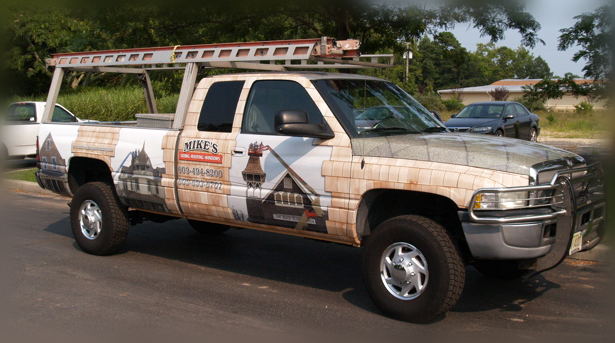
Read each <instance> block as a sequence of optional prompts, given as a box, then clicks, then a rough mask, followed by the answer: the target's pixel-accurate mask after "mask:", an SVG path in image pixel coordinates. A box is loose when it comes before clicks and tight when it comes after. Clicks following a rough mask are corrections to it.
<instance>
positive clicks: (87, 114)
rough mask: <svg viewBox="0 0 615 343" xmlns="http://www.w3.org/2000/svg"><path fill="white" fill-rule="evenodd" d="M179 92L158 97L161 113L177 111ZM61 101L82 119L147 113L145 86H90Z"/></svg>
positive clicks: (38, 98) (111, 118) (62, 96)
mask: <svg viewBox="0 0 615 343" xmlns="http://www.w3.org/2000/svg"><path fill="white" fill-rule="evenodd" d="M178 98H179V94H174V95H169V96H166V97H163V98H157V99H156V103H157V106H158V112H160V113H175V109H176V106H177V101H178ZM45 100H46V97H45V96H44V95H40V96H34V97H14V98H13V99H12V102H15V101H45ZM58 103H59V104H61V105H62V106H64V107H66V108H67V109H68V110H70V111H71V112H72V113H74V114H75V115H76V116H77V117H79V118H81V119H90V120H98V121H127V120H135V114H137V113H147V112H148V110H147V106H146V104H145V98H144V96H143V89H142V88H141V87H134V86H133V87H108V88H90V89H84V90H82V91H80V92H72V93H68V94H62V93H61V94H60V96H59V97H58Z"/></svg>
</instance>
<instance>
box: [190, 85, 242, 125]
mask: <svg viewBox="0 0 615 343" xmlns="http://www.w3.org/2000/svg"><path fill="white" fill-rule="evenodd" d="M244 83H245V81H222V82H216V83H214V84H212V85H211V87H209V90H208V91H207V96H206V97H205V101H204V102H203V107H202V108H201V115H200V116H199V123H198V126H197V129H198V130H199V131H206V132H231V131H232V130H233V120H235V112H236V111H237V103H238V102H239V97H240V96H241V91H242V90H243V85H244Z"/></svg>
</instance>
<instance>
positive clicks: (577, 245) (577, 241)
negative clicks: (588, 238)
mask: <svg viewBox="0 0 615 343" xmlns="http://www.w3.org/2000/svg"><path fill="white" fill-rule="evenodd" d="M581 249H583V232H582V231H580V232H575V234H574V235H573V236H572V243H571V244H570V253H569V254H568V255H572V254H574V253H577V252H579V251H581Z"/></svg>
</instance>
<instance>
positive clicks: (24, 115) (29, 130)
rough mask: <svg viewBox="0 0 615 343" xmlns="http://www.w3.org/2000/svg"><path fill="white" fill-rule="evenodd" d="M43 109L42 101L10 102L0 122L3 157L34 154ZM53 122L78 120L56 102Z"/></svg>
mask: <svg viewBox="0 0 615 343" xmlns="http://www.w3.org/2000/svg"><path fill="white" fill-rule="evenodd" d="M44 110H45V102H43V101H25V102H18V103H14V104H10V105H9V107H8V110H7V112H6V116H5V117H4V122H3V123H2V124H3V125H2V128H1V130H2V133H1V134H0V139H1V142H0V152H1V153H2V156H3V157H10V158H16V157H26V156H34V155H36V137H37V134H38V126H39V124H40V123H41V119H42V113H43V111H44ZM52 121H53V122H78V121H80V120H79V119H78V118H77V117H76V116H75V115H74V114H72V113H71V112H70V111H69V110H67V109H66V108H64V107H63V106H62V105H59V104H56V106H55V109H54V111H53V119H52Z"/></svg>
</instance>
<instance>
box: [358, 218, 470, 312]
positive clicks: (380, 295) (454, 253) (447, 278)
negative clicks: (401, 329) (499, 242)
mask: <svg viewBox="0 0 615 343" xmlns="http://www.w3.org/2000/svg"><path fill="white" fill-rule="evenodd" d="M397 244H402V245H404V246H407V245H410V246H411V247H413V248H416V250H418V251H419V254H421V255H422V256H420V257H421V258H420V259H418V262H420V261H422V258H424V262H425V263H418V262H417V260H416V259H412V258H408V260H409V261H414V262H415V263H414V266H417V265H421V264H423V265H424V264H426V268H425V269H426V270H427V274H426V276H419V277H418V279H417V280H419V283H420V281H421V279H422V281H423V282H425V284H424V289H423V291H422V292H421V293H420V294H418V295H416V296H415V297H413V298H412V297H408V298H406V299H402V298H404V297H406V296H409V292H407V293H406V294H399V293H402V292H403V291H401V288H399V290H400V292H399V293H397V295H394V293H393V292H395V291H396V290H397V289H396V288H395V287H398V286H391V285H389V286H386V285H385V278H387V274H389V273H390V275H391V279H393V276H392V275H393V274H392V273H391V272H390V271H389V270H392V269H391V268H388V269H387V267H385V266H384V265H383V263H386V262H384V261H386V260H385V256H384V255H385V253H386V252H387V251H390V249H391V248H392V247H393V249H397V248H396V247H397ZM402 251H403V250H402ZM409 251H412V250H409ZM387 256H390V255H387ZM393 258H394V259H395V258H396V257H393ZM400 260H401V261H402V262H403V258H402V259H400ZM409 261H405V262H404V266H401V263H399V264H398V265H397V266H395V268H394V269H397V271H393V272H394V273H398V272H399V271H400V270H401V269H399V268H404V271H402V273H405V275H407V276H408V277H409V278H413V277H414V276H410V275H414V274H411V273H410V272H412V269H411V268H415V267H412V266H413V264H412V263H408V264H405V263H406V262H409ZM381 265H383V267H382V268H383V269H381ZM384 269H386V270H385V271H381V270H384ZM417 274H420V272H417ZM363 280H364V282H365V286H366V288H367V292H368V293H369V295H370V297H371V298H372V300H373V301H374V303H375V304H376V306H378V308H379V309H380V310H381V311H382V312H384V313H385V314H387V315H388V316H391V317H393V318H396V319H400V320H405V321H409V322H414V323H427V322H431V321H432V320H433V319H434V318H436V317H439V316H441V315H443V314H444V313H446V312H447V311H448V310H450V309H451V307H453V306H454V305H455V303H457V301H458V300H459V297H460V296H461V292H462V291H463V286H464V283H465V267H464V264H463V262H462V259H461V256H460V254H459V252H458V250H457V249H456V247H455V245H454V244H453V242H452V241H451V238H450V237H449V235H448V233H447V232H446V231H445V230H444V228H443V227H442V226H440V225H439V224H437V223H436V222H434V221H432V220H430V219H427V218H424V217H420V216H413V215H407V216H399V217H395V218H392V219H389V220H387V221H385V222H383V223H382V224H380V225H379V226H378V227H377V228H376V230H375V232H374V233H373V234H372V235H371V236H370V237H369V238H368V241H367V245H366V247H365V250H364V252H363ZM402 284H407V283H402ZM413 289H414V290H416V291H417V292H416V293H418V288H413Z"/></svg>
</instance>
